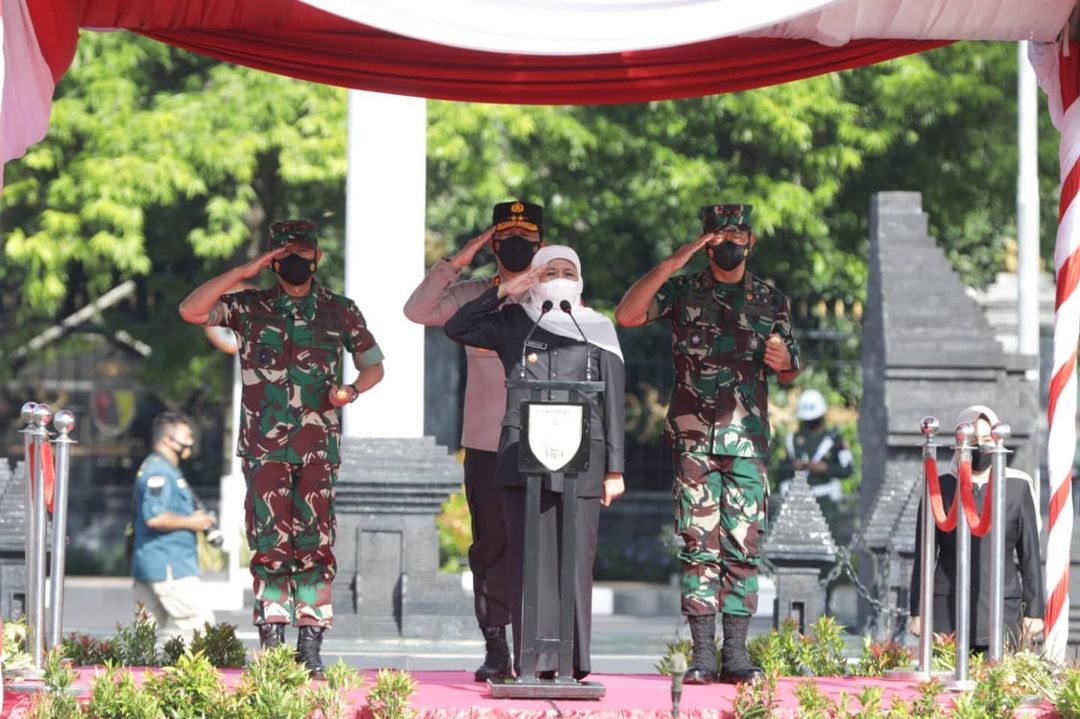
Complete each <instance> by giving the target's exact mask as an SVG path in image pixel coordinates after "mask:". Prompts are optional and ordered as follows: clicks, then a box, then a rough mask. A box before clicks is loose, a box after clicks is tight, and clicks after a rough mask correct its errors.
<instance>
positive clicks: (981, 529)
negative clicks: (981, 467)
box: [954, 459, 994, 537]
mask: <svg viewBox="0 0 1080 719" xmlns="http://www.w3.org/2000/svg"><path fill="white" fill-rule="evenodd" d="M959 481H960V501H961V502H962V503H963V505H964V516H966V517H967V523H968V526H969V527H971V536H973V537H985V536H986V534H987V532H989V531H990V509H991V506H992V504H993V501H992V500H991V496H992V494H993V488H994V473H993V472H990V480H989V481H988V482H987V483H986V494H985V495H983V501H982V511H981V512H977V511H976V510H975V489H974V486H973V485H972V482H971V460H970V459H967V460H962V461H961V462H960V477H959ZM954 504H955V503H954Z"/></svg>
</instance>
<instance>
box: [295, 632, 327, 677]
mask: <svg viewBox="0 0 1080 719" xmlns="http://www.w3.org/2000/svg"><path fill="white" fill-rule="evenodd" d="M325 631H326V627H311V626H303V627H300V636H299V637H297V639H296V658H297V659H299V660H300V662H301V663H302V664H303V665H304V666H305V667H307V670H308V674H310V675H311V678H312V679H315V680H316V681H318V680H321V679H326V674H325V672H326V667H325V666H323V661H322V657H321V656H319V651H320V650H321V649H322V640H323V632H325Z"/></svg>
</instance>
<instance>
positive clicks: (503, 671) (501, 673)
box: [473, 627, 510, 682]
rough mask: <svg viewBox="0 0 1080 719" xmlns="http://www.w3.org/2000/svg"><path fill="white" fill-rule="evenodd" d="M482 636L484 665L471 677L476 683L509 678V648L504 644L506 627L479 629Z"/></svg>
mask: <svg viewBox="0 0 1080 719" xmlns="http://www.w3.org/2000/svg"><path fill="white" fill-rule="evenodd" d="M480 631H481V632H483V634H484V649H485V652H484V663H483V664H481V665H480V668H479V669H477V670H476V673H475V674H473V677H474V678H475V679H476V681H478V682H486V681H487V680H488V679H495V680H499V679H509V678H510V647H509V646H508V645H507V644H506V627H480Z"/></svg>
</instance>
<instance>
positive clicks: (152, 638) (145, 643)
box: [113, 604, 158, 667]
mask: <svg viewBox="0 0 1080 719" xmlns="http://www.w3.org/2000/svg"><path fill="white" fill-rule="evenodd" d="M113 646H114V647H115V650H116V654H117V655H118V656H119V658H120V662H119V663H120V664H122V665H124V666H129V667H154V666H157V665H158V654H157V624H156V623H155V622H154V618H153V617H152V616H151V615H150V612H148V611H147V610H146V608H145V607H143V605H142V604H139V605H138V606H137V607H136V608H135V617H134V618H133V619H132V620H131V624H128V625H126V626H124V625H120V624H117V625H116V639H115V640H114V641H113Z"/></svg>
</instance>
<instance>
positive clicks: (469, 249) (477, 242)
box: [450, 225, 495, 270]
mask: <svg viewBox="0 0 1080 719" xmlns="http://www.w3.org/2000/svg"><path fill="white" fill-rule="evenodd" d="M494 234H495V225H492V226H491V227H489V228H487V229H486V230H484V231H483V232H481V233H480V234H479V235H477V236H476V237H474V238H472V239H471V240H469V241H468V242H466V243H465V246H464V247H462V248H461V249H460V250H458V253H457V254H456V255H454V256H453V257H451V258H450V264H451V265H453V266H454V267H456V268H458V269H459V270H460V269H464V268H466V267H468V266H469V265H470V264H472V261H473V258H474V257H476V253H477V252H479V251H480V250H481V248H483V246H484V245H486V244H487V243H489V242H491V237H492V235H494Z"/></svg>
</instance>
